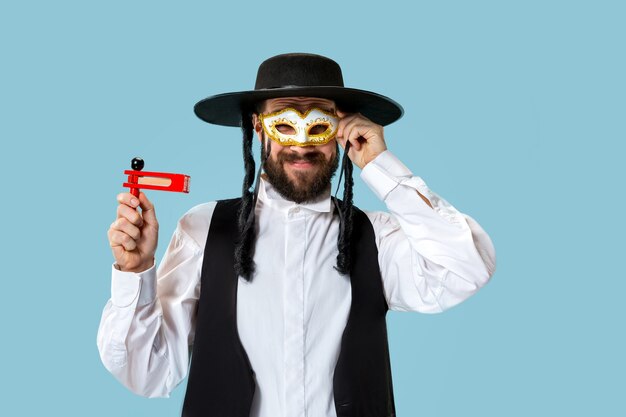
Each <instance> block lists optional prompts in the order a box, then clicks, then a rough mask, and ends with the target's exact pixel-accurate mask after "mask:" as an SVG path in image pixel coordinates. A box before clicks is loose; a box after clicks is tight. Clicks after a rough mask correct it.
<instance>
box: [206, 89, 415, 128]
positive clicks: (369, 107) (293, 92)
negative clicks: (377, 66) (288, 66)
mask: <svg viewBox="0 0 626 417" xmlns="http://www.w3.org/2000/svg"><path fill="white" fill-rule="evenodd" d="M278 97H319V98H325V99H329V100H333V101H334V102H335V104H336V105H337V107H338V108H339V110H341V111H343V112H347V113H361V114H362V115H363V116H365V117H367V118H368V119H370V120H371V121H373V122H374V123H377V124H379V125H382V126H386V125H388V124H391V123H393V122H395V121H396V120H398V119H399V118H400V117H402V115H403V114H404V110H403V109H402V106H400V104H398V103H397V102H395V101H394V100H392V99H390V98H389V97H385V96H383V95H380V94H377V93H373V92H371V91H365V90H358V89H354V88H347V87H336V86H329V87H324V86H321V87H320V86H316V87H283V88H271V89H264V90H263V89H262V90H251V91H240V92H235V93H226V94H218V95H215V96H211V97H207V98H205V99H204V100H201V101H199V102H198V103H196V105H195V106H194V112H195V113H196V116H198V117H199V118H200V119H202V120H204V121H205V122H207V123H212V124H216V125H222V126H240V125H241V115H242V113H243V112H246V113H247V112H250V111H255V106H256V105H257V104H258V103H259V102H261V101H263V100H267V99H270V98H278Z"/></svg>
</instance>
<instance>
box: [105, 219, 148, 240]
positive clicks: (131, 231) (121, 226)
mask: <svg viewBox="0 0 626 417" xmlns="http://www.w3.org/2000/svg"><path fill="white" fill-rule="evenodd" d="M111 229H113V230H117V231H120V232H124V233H126V234H127V235H129V236H130V237H132V238H133V239H134V240H138V239H139V238H140V237H141V229H139V228H138V227H137V226H135V225H134V224H132V223H131V222H129V221H128V219H126V218H125V217H122V218H119V219H117V220H115V221H114V222H113V224H112V225H111Z"/></svg>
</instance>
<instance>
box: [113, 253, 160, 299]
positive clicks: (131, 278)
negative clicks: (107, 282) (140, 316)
mask: <svg viewBox="0 0 626 417" xmlns="http://www.w3.org/2000/svg"><path fill="white" fill-rule="evenodd" d="M155 299H156V267H155V265H154V264H152V267H151V268H150V269H147V270H145V271H143V272H138V273H137V272H125V271H120V270H119V267H118V266H117V265H116V264H113V267H112V272H111V302H112V303H113V305H114V306H116V307H119V308H124V307H130V306H132V305H136V306H143V305H146V304H150V303H152V302H153V301H154V300H155Z"/></svg>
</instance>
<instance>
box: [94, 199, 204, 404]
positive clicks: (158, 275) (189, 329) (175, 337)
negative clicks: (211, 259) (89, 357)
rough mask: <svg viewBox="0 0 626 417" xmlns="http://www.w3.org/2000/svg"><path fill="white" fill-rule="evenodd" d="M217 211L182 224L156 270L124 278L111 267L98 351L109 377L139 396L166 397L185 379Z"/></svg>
mask: <svg viewBox="0 0 626 417" xmlns="http://www.w3.org/2000/svg"><path fill="white" fill-rule="evenodd" d="M214 207H215V206H214V204H211V203H209V204H206V205H202V206H198V207H196V208H194V209H192V210H190V211H189V212H188V213H187V214H185V216H183V218H181V220H180V221H179V222H178V226H177V228H176V230H175V232H174V235H173V236H172V239H171V241H170V243H169V246H168V247H167V250H166V252H165V255H164V257H163V260H162V261H161V264H160V265H159V268H158V270H157V269H156V268H155V267H154V266H153V267H152V268H150V269H148V270H147V271H144V272H141V273H132V272H122V271H120V270H119V269H117V267H116V265H113V268H112V280H111V299H110V300H109V301H108V302H107V304H106V306H105V307H104V311H103V312H102V318H101V321H100V327H99V329H98V337H97V344H98V350H99V352H100V357H101V359H102V362H103V364H104V366H105V367H106V368H107V369H108V370H109V372H111V373H112V374H113V375H114V376H115V377H116V378H117V379H118V380H119V381H120V382H121V383H122V384H123V385H125V386H126V387H127V388H128V389H130V390H131V391H132V392H134V393H136V394H139V395H142V396H145V397H168V396H169V393H170V392H171V391H172V390H173V389H174V388H175V387H176V386H177V385H178V384H179V383H180V382H181V381H182V380H183V378H184V377H185V376H186V374H187V369H188V364H189V358H190V346H192V345H193V339H194V329H195V312H196V305H197V301H198V298H199V296H200V274H201V269H202V260H203V257H204V244H205V242H206V236H207V234H208V229H209V224H210V218H211V215H212V213H213V208H214Z"/></svg>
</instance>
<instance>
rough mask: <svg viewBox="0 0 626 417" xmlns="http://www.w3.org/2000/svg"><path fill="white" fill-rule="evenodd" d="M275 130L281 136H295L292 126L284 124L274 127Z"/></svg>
mask: <svg viewBox="0 0 626 417" xmlns="http://www.w3.org/2000/svg"><path fill="white" fill-rule="evenodd" d="M276 130H278V131H279V132H280V133H282V134H283V135H295V134H296V129H294V128H293V126H290V125H288V124H285V123H281V124H278V125H276Z"/></svg>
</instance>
